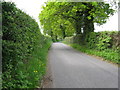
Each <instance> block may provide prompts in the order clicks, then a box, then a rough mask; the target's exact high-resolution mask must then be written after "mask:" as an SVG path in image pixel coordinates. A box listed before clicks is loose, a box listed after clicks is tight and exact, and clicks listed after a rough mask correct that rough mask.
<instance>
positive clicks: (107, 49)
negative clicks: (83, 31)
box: [64, 31, 120, 64]
mask: <svg viewBox="0 0 120 90" xmlns="http://www.w3.org/2000/svg"><path fill="white" fill-rule="evenodd" d="M119 37H120V34H119V32H117V31H112V32H110V31H103V32H91V33H89V34H87V35H86V36H83V37H82V38H81V36H79V37H78V36H74V37H69V38H66V39H65V40H64V42H65V43H66V44H71V46H72V47H74V48H76V49H78V50H80V51H82V52H85V53H88V54H92V55H96V56H100V57H103V58H104V59H106V60H109V61H112V62H114V63H117V64H118V63H119V60H120V58H119V56H118V53H119V51H120V39H119ZM83 38H84V41H82V40H83ZM75 39H76V42H77V41H79V42H77V43H76V42H74V41H73V40H75ZM78 39H80V40H78ZM71 41H72V42H71Z"/></svg>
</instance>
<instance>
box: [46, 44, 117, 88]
mask: <svg viewBox="0 0 120 90" xmlns="http://www.w3.org/2000/svg"><path fill="white" fill-rule="evenodd" d="M48 59H49V62H50V66H51V73H52V79H53V87H52V88H118V67H117V66H115V65H113V64H111V63H108V62H105V61H102V60H99V59H97V58H95V57H93V56H89V55H87V54H84V53H82V52H79V51H77V50H74V49H73V48H71V47H70V46H68V45H65V44H63V43H53V45H52V47H51V48H50V51H49V58H48Z"/></svg>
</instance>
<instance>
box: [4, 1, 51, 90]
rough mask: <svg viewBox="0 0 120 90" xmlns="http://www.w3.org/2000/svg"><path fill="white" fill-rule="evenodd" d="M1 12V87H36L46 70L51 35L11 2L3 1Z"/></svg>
mask: <svg viewBox="0 0 120 90" xmlns="http://www.w3.org/2000/svg"><path fill="white" fill-rule="evenodd" d="M2 15H3V17H2V19H3V23H2V24H3V25H2V28H3V36H2V72H3V74H2V79H3V84H2V88H4V89H13V88H36V87H38V86H39V81H40V80H41V78H42V76H43V75H44V73H45V67H46V66H45V65H46V56H47V51H48V49H49V47H50V44H51V39H50V38H49V37H46V36H43V35H42V34H41V33H40V29H39V27H38V24H37V22H36V21H35V20H34V19H33V18H31V17H30V16H29V15H27V14H26V13H24V12H23V11H21V10H20V9H18V8H16V6H15V4H14V3H11V2H2Z"/></svg>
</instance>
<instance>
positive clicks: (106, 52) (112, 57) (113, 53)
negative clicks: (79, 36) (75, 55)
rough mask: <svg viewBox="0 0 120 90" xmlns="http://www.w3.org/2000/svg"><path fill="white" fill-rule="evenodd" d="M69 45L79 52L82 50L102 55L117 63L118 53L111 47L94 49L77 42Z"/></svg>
mask: <svg viewBox="0 0 120 90" xmlns="http://www.w3.org/2000/svg"><path fill="white" fill-rule="evenodd" d="M69 45H70V46H71V47H73V48H75V49H77V50H79V51H81V52H84V53H87V54H90V55H95V56H99V57H102V58H103V59H104V60H106V61H110V62H112V63H114V64H119V61H120V57H119V54H118V52H117V51H114V50H111V49H106V50H102V51H99V50H95V49H89V48H87V47H85V46H80V45H78V44H69Z"/></svg>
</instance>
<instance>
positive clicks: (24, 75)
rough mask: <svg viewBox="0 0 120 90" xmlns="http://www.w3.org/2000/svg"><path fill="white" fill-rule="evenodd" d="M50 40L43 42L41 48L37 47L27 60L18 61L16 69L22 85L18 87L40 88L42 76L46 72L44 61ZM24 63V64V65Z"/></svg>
mask: <svg viewBox="0 0 120 90" xmlns="http://www.w3.org/2000/svg"><path fill="white" fill-rule="evenodd" d="M51 43H52V42H51V41H49V42H47V43H46V44H44V46H43V47H42V48H41V47H39V48H38V50H36V52H34V53H33V56H32V57H31V59H30V60H29V62H25V63H23V62H19V63H20V64H21V65H19V68H18V71H19V73H20V74H21V75H19V77H20V76H21V82H22V84H23V85H21V86H18V87H20V88H40V83H41V80H42V77H43V76H44V75H45V72H46V63H47V61H46V60H47V55H48V50H49V48H50V46H51ZM25 64H26V65H25Z"/></svg>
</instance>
